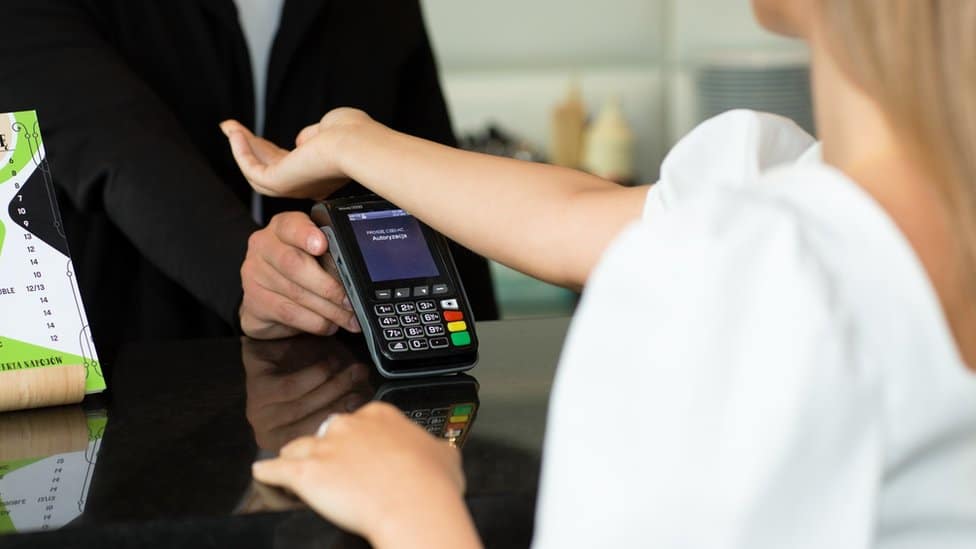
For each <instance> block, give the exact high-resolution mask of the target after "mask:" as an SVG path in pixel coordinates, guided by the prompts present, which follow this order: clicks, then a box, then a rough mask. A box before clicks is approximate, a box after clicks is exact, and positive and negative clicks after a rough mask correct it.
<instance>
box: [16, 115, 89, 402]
mask: <svg viewBox="0 0 976 549" xmlns="http://www.w3.org/2000/svg"><path fill="white" fill-rule="evenodd" d="M0 311H3V312H4V314H2V315H0V376H2V375H3V374H4V373H5V372H10V371H16V370H29V369H34V368H47V367H58V366H78V365H81V366H84V367H85V374H86V387H85V389H86V392H87V393H95V392H100V391H103V390H105V380H104V378H103V376H102V372H101V367H100V365H99V363H98V356H97V354H96V352H95V346H94V343H93V341H92V336H91V332H90V329H89V325H88V318H87V315H86V313H85V307H84V305H83V303H82V299H81V293H80V291H79V287H78V283H77V280H76V278H75V274H74V266H73V264H72V262H71V253H70V251H69V249H68V239H67V237H66V235H65V231H64V226H63V224H62V222H61V214H60V211H59V209H58V203H57V198H56V193H55V187H54V183H53V179H52V175H51V170H50V167H49V165H48V163H47V159H46V151H45V149H44V142H43V139H42V138H41V131H40V126H39V124H38V120H37V114H36V113H35V112H33V111H24V112H16V113H7V114H0Z"/></svg>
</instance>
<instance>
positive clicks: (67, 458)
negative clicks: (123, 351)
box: [0, 405, 106, 535]
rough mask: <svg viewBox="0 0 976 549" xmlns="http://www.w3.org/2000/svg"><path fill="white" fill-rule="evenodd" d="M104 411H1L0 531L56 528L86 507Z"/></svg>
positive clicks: (102, 425) (103, 426)
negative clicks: (2, 412) (3, 412)
mask: <svg viewBox="0 0 976 549" xmlns="http://www.w3.org/2000/svg"><path fill="white" fill-rule="evenodd" d="M105 422H106V415H105V412H104V410H92V409H89V410H85V409H84V408H82V407H81V406H77V405H76V406H62V407H57V408H46V409H42V410H29V411H22V412H10V413H5V414H0V441H2V443H0V535H2V534H10V533H15V532H30V531H33V530H49V529H56V528H60V527H62V526H64V525H66V524H68V523H69V522H71V521H72V520H75V519H76V518H77V517H78V516H80V515H81V514H82V512H83V511H84V510H85V506H86V504H87V501H86V500H87V496H88V489H89V487H90V483H91V480H92V471H93V469H94V466H95V463H96V460H97V457H98V450H99V447H100V445H101V442H102V436H103V433H104V430H105Z"/></svg>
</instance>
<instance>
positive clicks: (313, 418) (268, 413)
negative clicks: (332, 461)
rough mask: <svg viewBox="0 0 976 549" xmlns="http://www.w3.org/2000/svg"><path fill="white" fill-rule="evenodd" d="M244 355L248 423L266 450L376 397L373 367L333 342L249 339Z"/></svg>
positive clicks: (242, 352) (309, 431) (313, 339)
mask: <svg viewBox="0 0 976 549" xmlns="http://www.w3.org/2000/svg"><path fill="white" fill-rule="evenodd" d="M241 354H242V359H243V362H244V370H245V375H246V378H247V379H246V387H247V418H248V421H249V422H250V423H251V427H252V428H253V429H254V435H255V438H256V439H257V443H258V446H260V447H261V448H264V449H266V450H271V451H277V450H278V449H280V448H281V447H282V446H284V445H285V444H287V443H288V442H289V441H291V440H294V439H296V438H298V437H300V436H304V435H308V434H311V433H314V432H315V430H316V429H318V426H319V425H320V424H321V423H322V421H324V420H325V419H326V418H327V417H329V416H330V415H332V414H335V413H346V412H350V411H353V410H355V409H357V408H359V407H360V406H362V405H363V404H364V403H366V402H368V401H369V399H370V398H372V396H373V388H372V387H371V386H370V385H369V372H370V369H369V367H368V366H366V365H365V364H363V363H362V362H359V361H357V360H356V359H355V358H354V357H353V355H352V354H351V353H350V352H349V351H348V350H347V349H346V348H345V346H344V345H342V343H340V342H338V341H335V340H323V339H321V338H313V337H302V338H295V339H290V340H281V341H255V340H251V339H247V338H245V339H243V342H242V346H241Z"/></svg>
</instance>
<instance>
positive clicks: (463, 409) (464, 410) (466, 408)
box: [451, 404, 474, 416]
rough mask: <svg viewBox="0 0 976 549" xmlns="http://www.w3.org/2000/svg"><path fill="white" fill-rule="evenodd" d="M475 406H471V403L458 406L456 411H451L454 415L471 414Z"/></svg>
mask: <svg viewBox="0 0 976 549" xmlns="http://www.w3.org/2000/svg"><path fill="white" fill-rule="evenodd" d="M473 408H474V406H471V405H470V404H465V405H463V406H456V407H455V408H454V411H453V412H452V413H451V415H452V416H470V415H471V410H472V409H473Z"/></svg>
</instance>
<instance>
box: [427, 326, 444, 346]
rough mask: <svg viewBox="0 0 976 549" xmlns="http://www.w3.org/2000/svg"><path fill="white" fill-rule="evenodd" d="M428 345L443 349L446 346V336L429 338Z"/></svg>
mask: <svg viewBox="0 0 976 549" xmlns="http://www.w3.org/2000/svg"><path fill="white" fill-rule="evenodd" d="M428 328H430V326H428ZM430 346H431V347H432V348H434V349H443V348H445V347H447V346H448V342H447V338H446V337H435V338H434V339H432V340H430Z"/></svg>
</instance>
